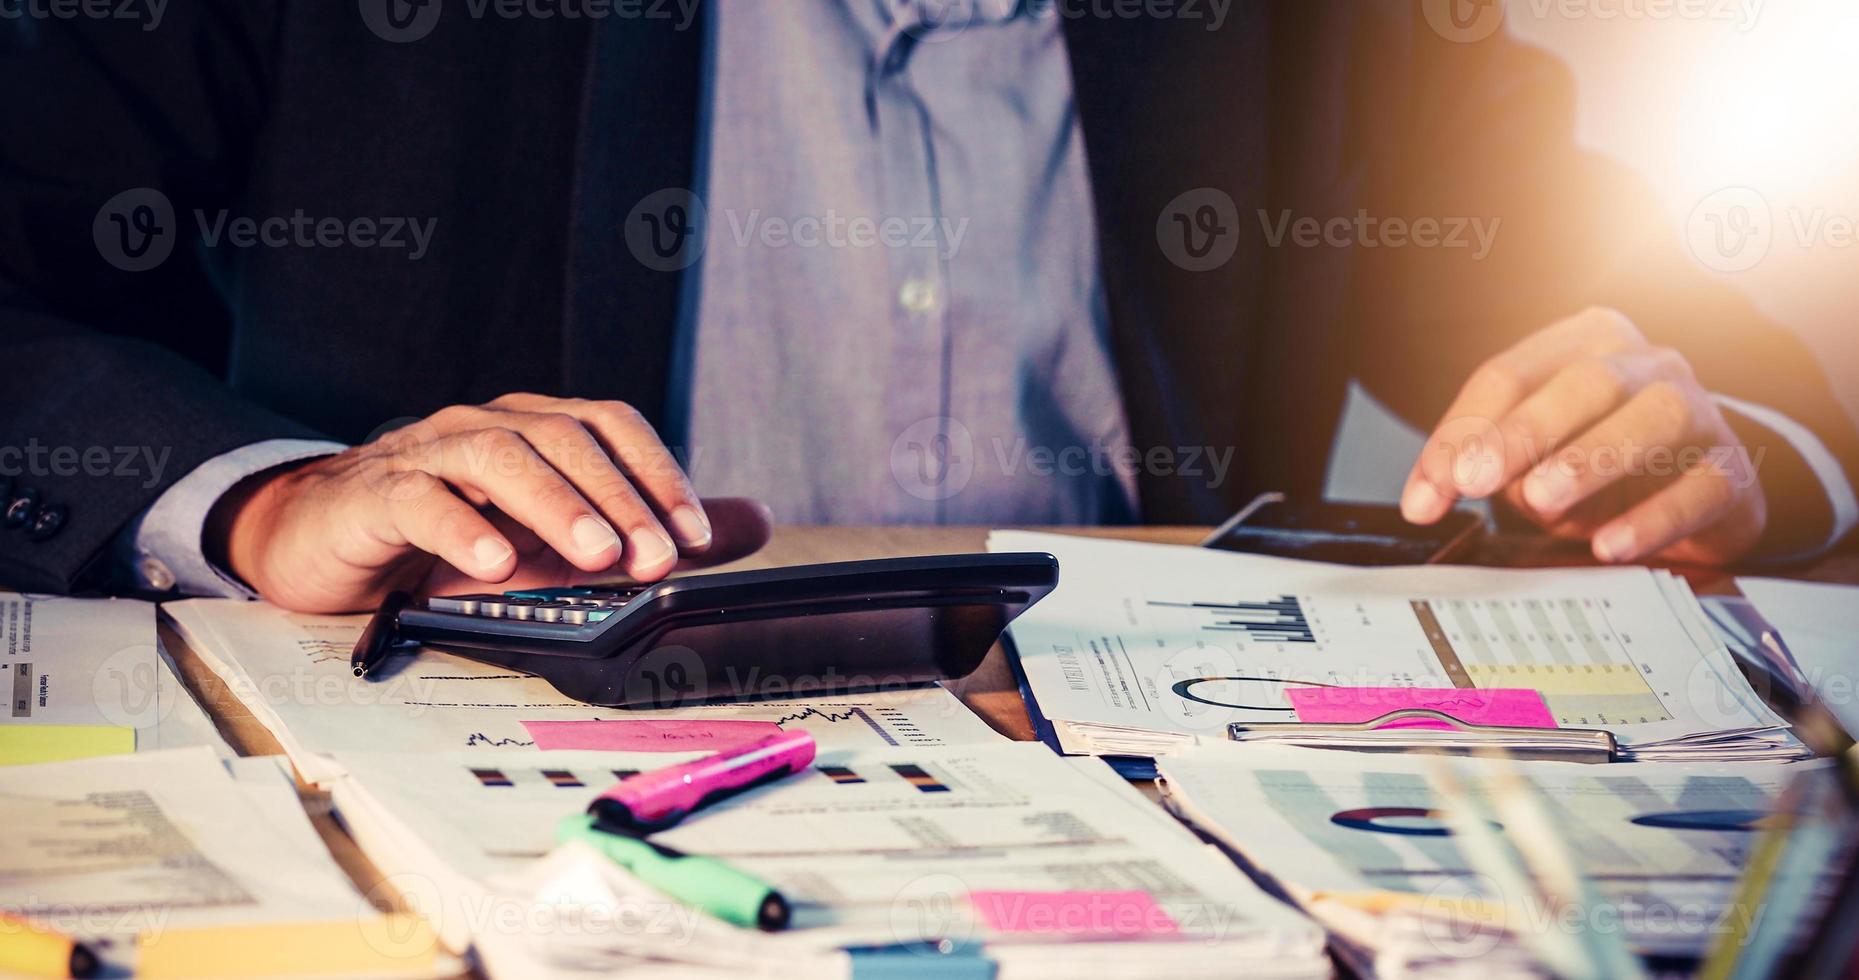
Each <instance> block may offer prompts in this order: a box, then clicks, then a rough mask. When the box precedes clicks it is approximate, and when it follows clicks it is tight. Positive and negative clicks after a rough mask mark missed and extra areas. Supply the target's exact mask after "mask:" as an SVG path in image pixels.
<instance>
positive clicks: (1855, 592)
mask: <svg viewBox="0 0 1859 980" xmlns="http://www.w3.org/2000/svg"><path fill="white" fill-rule="evenodd" d="M1736 587H1737V588H1738V589H1741V590H1742V592H1743V595H1744V596H1745V597H1747V598H1748V599H1749V601H1750V602H1753V603H1755V604H1756V609H1757V611H1759V612H1761V613H1762V618H1764V619H1766V620H1768V621H1769V623H1770V624H1771V625H1773V626H1774V627H1775V628H1776V629H1778V630H1780V631H1781V634H1782V641H1783V642H1784V643H1786V644H1788V649H1789V650H1790V651H1791V652H1792V653H1793V654H1794V657H1795V660H1796V661H1798V662H1799V663H1800V666H1801V674H1802V676H1803V677H1805V678H1806V679H1807V682H1808V684H1810V685H1812V686H1813V688H1814V691H1815V693H1816V694H1818V695H1819V696H1820V700H1821V703H1822V704H1824V705H1826V706H1827V709H1828V710H1829V711H1832V712H1833V715H1834V717H1836V718H1838V719H1839V720H1840V724H1842V725H1844V726H1846V730H1847V731H1848V732H1859V588H1854V587H1852V586H1850V585H1828V584H1825V583H1822V582H1791V581H1787V580H1784V579H1773V578H1739V579H1737V580H1736Z"/></svg>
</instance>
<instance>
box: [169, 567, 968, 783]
mask: <svg viewBox="0 0 1859 980" xmlns="http://www.w3.org/2000/svg"><path fill="white" fill-rule="evenodd" d="M162 611H163V612H164V613H165V614H166V615H168V616H169V617H171V618H172V620H173V621H174V623H175V626H176V628H177V629H178V630H179V631H180V632H181V635H182V636H183V637H184V638H185V639H186V640H187V643H188V646H189V647H190V648H192V650H193V651H194V652H195V653H196V654H197V655H198V656H199V657H200V658H201V659H202V660H203V661H204V662H205V663H206V664H207V666H208V667H209V668H210V669H212V670H213V672H214V673H216V674H217V675H219V677H220V679H221V680H222V681H224V682H225V684H226V686H227V687H228V688H229V689H230V690H231V691H232V692H233V693H234V694H235V695H236V696H237V697H238V698H239V700H240V701H241V702H242V703H243V704H244V705H245V706H246V708H247V709H248V710H249V711H251V713H252V715H253V716H254V717H255V718H257V719H258V721H259V722H260V723H261V724H263V725H264V726H265V728H266V729H268V730H269V731H270V732H271V734H272V735H273V736H274V737H275V738H276V739H277V740H278V744H279V745H281V746H282V747H283V748H284V751H285V753H286V754H288V755H289V756H290V760H291V762H292V764H294V765H295V766H296V767H297V771H298V773H299V774H301V775H302V776H303V778H304V779H305V780H306V781H309V782H312V783H316V784H325V783H328V782H329V781H331V780H333V779H334V778H336V777H338V776H340V775H341V772H342V769H341V767H340V766H339V765H336V764H335V763H334V762H333V761H332V760H331V758H330V756H331V754H332V753H340V752H349V751H357V750H364V751H365V750H386V751H398V752H431V753H445V752H456V751H469V752H494V751H497V750H499V749H505V750H509V749H519V750H528V751H534V750H535V749H536V748H537V743H538V740H539V736H538V732H544V731H545V730H547V731H546V734H545V736H544V737H543V738H542V741H543V742H544V744H545V746H546V744H548V743H547V737H546V736H547V735H553V734H555V731H556V730H553V729H550V726H554V725H558V724H559V723H562V722H585V721H592V720H624V721H634V722H650V723H654V724H659V725H663V726H664V729H665V731H667V732H668V733H670V734H671V735H676V734H678V733H679V732H680V728H679V727H678V726H677V725H676V724H674V723H675V722H678V721H703V722H708V723H722V724H725V725H727V724H734V723H740V722H761V723H763V724H767V723H775V724H779V725H782V726H783V727H789V728H793V727H798V728H804V729H806V730H808V731H810V732H812V733H813V735H814V737H815V738H816V739H817V740H818V741H819V742H820V744H821V745H824V746H844V747H860V746H886V745H905V746H935V745H959V744H971V743H977V742H1001V741H1005V739H1004V738H1003V737H1002V736H1000V735H998V734H996V733H995V731H994V730H993V729H991V728H989V727H988V725H987V723H986V722H984V721H982V720H981V719H980V718H979V717H978V716H976V715H975V713H974V712H972V711H970V710H968V708H967V706H966V705H964V704H962V702H961V701H960V700H959V699H957V698H956V697H955V696H954V695H952V694H950V693H949V692H948V691H946V690H944V689H943V688H941V687H936V686H928V687H922V688H912V689H908V690H903V691H892V692H880V693H875V694H860V695H845V696H835V697H825V698H810V699H805V700H784V701H757V702H753V703H746V704H727V705H704V706H696V707H689V708H672V709H665V710H652V711H646V710H632V709H625V708H598V707H595V706H592V705H587V704H582V703H580V702H578V701H572V700H569V699H568V698H565V697H563V696H562V695H561V694H560V693H558V692H557V691H556V690H555V689H554V688H553V687H550V686H549V684H548V682H546V681H542V680H539V679H537V678H535V677H531V676H529V675H526V674H519V673H513V672H511V671H509V670H505V669H503V668H499V667H493V666H489V665H486V664H481V663H478V662H476V661H473V660H466V659H464V658H462V657H454V656H450V655H448V654H443V653H439V652H436V651H422V652H420V653H419V654H418V655H417V656H399V657H395V658H393V659H391V660H389V661H388V663H387V664H386V665H385V666H384V667H383V668H382V669H380V670H378V671H376V672H375V673H374V674H373V675H371V676H370V677H369V678H368V679H366V680H363V679H360V678H357V677H355V675H354V673H353V672H352V671H351V670H350V669H349V653H350V651H351V650H353V649H354V646H355V641H356V639H357V638H358V637H360V635H361V630H362V627H363V626H364V625H365V624H366V622H367V617H366V616H310V615H303V614H299V613H292V612H287V611H285V610H282V609H279V608H278V607H276V606H272V605H269V604H267V603H263V602H244V601H241V600H236V599H189V600H187V601H184V602H173V603H168V604H166V605H164V606H163V607H162ZM624 731H625V726H618V727H615V728H613V729H611V730H609V731H608V733H607V734H603V732H602V730H601V729H595V730H594V732H593V734H592V735H591V738H592V740H591V741H590V740H589V737H590V736H582V735H579V734H577V735H576V736H575V738H576V739H577V741H575V742H573V743H572V744H577V745H580V746H581V747H594V748H599V747H629V746H630V747H636V746H637V741H636V740H628V739H623V738H617V737H613V735H612V734H611V733H618V732H624ZM667 747H675V743H671V744H668V746H667ZM700 747H701V746H700ZM711 747H714V746H711Z"/></svg>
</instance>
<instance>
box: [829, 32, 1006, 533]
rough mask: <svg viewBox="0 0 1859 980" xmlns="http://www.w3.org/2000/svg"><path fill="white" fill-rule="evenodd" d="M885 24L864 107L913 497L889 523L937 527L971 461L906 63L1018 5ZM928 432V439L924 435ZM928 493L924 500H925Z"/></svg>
mask: <svg viewBox="0 0 1859 980" xmlns="http://www.w3.org/2000/svg"><path fill="white" fill-rule="evenodd" d="M878 2H879V3H880V5H881V8H882V10H883V11H884V13H886V14H887V16H888V19H887V22H886V24H885V27H884V30H883V32H882V34H881V35H880V36H879V39H878V43H877V44H876V45H875V46H874V49H873V54H872V58H871V62H870V65H869V68H868V70H867V78H866V91H865V106H866V114H867V118H868V121H869V124H870V126H871V129H872V136H873V139H874V140H875V141H876V142H877V147H878V156H879V170H878V175H879V179H878V185H879V188H878V193H879V202H880V206H881V208H882V210H883V213H882V214H880V215H878V216H877V222H878V229H879V231H878V233H879V247H881V248H883V249H884V251H885V256H886V262H887V267H888V268H889V271H890V275H891V284H892V286H893V290H894V293H893V301H892V303H891V304H890V309H891V315H892V326H893V328H894V330H895V337H896V343H895V344H894V346H893V355H892V356H893V357H894V358H895V359H896V360H895V362H894V364H895V373H894V374H893V376H894V377H900V378H905V379H909V380H910V382H912V383H910V384H908V385H906V386H900V387H899V388H897V389H895V390H894V391H893V396H892V398H891V399H890V405H889V410H890V413H891V419H890V421H891V424H892V429H891V431H893V432H898V433H903V432H905V431H910V432H912V433H916V434H918V435H920V436H927V439H913V440H912V444H911V445H910V446H907V447H904V448H903V449H902V450H897V449H895V448H894V450H893V451H894V452H896V451H902V452H905V453H906V454H909V456H910V458H909V459H907V460H904V461H902V462H903V464H904V465H907V466H910V467H912V468H913V469H914V471H915V481H916V482H915V486H916V488H917V492H914V493H899V494H897V495H895V496H894V497H893V499H894V500H895V501H896V504H895V513H894V514H893V517H894V518H895V519H898V520H910V521H926V520H928V521H935V522H938V523H941V522H942V521H943V520H944V519H945V515H946V512H947V508H946V506H945V501H946V500H947V495H946V494H945V493H943V492H939V489H941V490H946V491H947V492H949V493H954V492H959V488H957V487H954V486H952V485H949V484H947V483H946V481H948V480H950V479H952V476H953V475H954V474H957V473H959V472H961V471H963V469H964V467H965V466H967V467H972V466H973V465H975V464H976V463H978V462H979V461H978V460H973V459H970V460H964V459H962V456H963V455H964V454H972V453H974V452H976V451H977V447H975V446H974V445H973V443H972V440H970V439H968V438H966V432H967V429H966V427H965V426H964V425H963V424H962V422H961V420H960V419H955V418H951V417H950V371H951V369H952V365H951V364H950V355H951V351H952V350H953V347H954V345H953V342H952V341H953V336H952V333H951V331H952V330H953V329H954V327H955V324H953V323H952V321H951V313H950V306H951V302H950V301H951V298H952V296H951V286H950V276H949V263H948V259H947V254H948V253H947V250H946V243H945V242H944V241H943V230H944V228H945V227H946V223H945V222H944V220H943V211H942V201H941V194H940V193H939V186H938V174H937V168H936V145H935V136H934V131H933V129H932V127H931V125H930V110H929V107H928V106H927V105H926V104H925V103H924V100H923V99H922V97H921V95H920V94H919V93H918V92H917V91H916V89H915V88H914V87H913V85H912V83H911V79H910V74H909V69H910V61H911V55H912V53H913V52H915V51H916V50H917V48H918V46H919V45H923V44H939V43H959V35H960V33H961V32H962V31H963V30H966V29H968V28H970V27H972V26H976V25H978V24H981V23H983V22H985V21H989V20H1004V19H1006V18H1007V17H1010V16H1012V15H1013V12H1014V10H1015V9H1016V8H1017V7H1018V0H878ZM930 430H933V431H930ZM925 491H927V492H925Z"/></svg>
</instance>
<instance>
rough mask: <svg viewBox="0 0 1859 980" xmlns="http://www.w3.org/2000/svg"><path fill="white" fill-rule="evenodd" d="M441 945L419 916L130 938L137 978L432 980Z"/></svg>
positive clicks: (169, 931)
mask: <svg viewBox="0 0 1859 980" xmlns="http://www.w3.org/2000/svg"><path fill="white" fill-rule="evenodd" d="M438 953H439V940H438V937H436V936H434V935H433V933H432V930H431V929H428V928H427V927H426V923H425V921H424V920H422V919H420V918H419V917H418V916H413V915H405V914H400V913H394V914H389V915H378V916H364V917H360V918H354V919H342V920H338V921H333V922H293V923H280V924H264V925H240V926H199V927H195V928H188V929H175V928H168V929H157V930H150V931H148V932H144V933H143V934H142V935H141V936H139V937H137V939H136V976H138V977H343V976H355V977H395V976H400V977H405V976H431V975H432V973H433V971H434V969H435V968H436V964H437V959H438Z"/></svg>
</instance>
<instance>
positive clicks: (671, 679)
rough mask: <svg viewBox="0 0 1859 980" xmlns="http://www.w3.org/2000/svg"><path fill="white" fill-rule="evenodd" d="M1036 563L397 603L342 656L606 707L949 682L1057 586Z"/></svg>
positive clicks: (924, 561)
mask: <svg viewBox="0 0 1859 980" xmlns="http://www.w3.org/2000/svg"><path fill="white" fill-rule="evenodd" d="M1058 580H1059V563H1058V559H1056V558H1054V557H1053V556H1051V555H1049V554H1044V553H1034V552H1028V553H1018V554H997V555H994V554H976V555H937V556H931V557H923V558H888V559H882V560H877V561H851V562H836V563H833V564H826V565H797V566H792V567H787V568H770V569H762V570H757V571H748V572H723V573H718V574H712V575H691V576H686V577H682V578H675V579H668V580H666V581H663V582H659V583H657V584H654V585H649V586H637V585H631V586H624V587H604V586H568V587H561V588H546V589H524V590H517V591H512V592H504V593H496V594H492V593H483V594H477V595H459V596H443V597H436V598H431V599H424V600H413V599H409V598H408V597H407V596H406V595H405V594H404V593H395V594H394V595H392V596H389V597H388V599H387V601H386V602H384V603H383V604H382V606H381V608H380V609H379V610H378V611H377V612H376V613H375V616H374V619H373V621H371V622H370V623H369V624H368V628H367V629H366V630H365V631H364V632H363V634H362V638H361V642H360V643H359V644H357V646H356V648H355V657H354V661H353V663H354V667H355V673H356V675H357V676H364V675H366V674H367V673H368V672H369V671H370V670H372V669H373V668H374V667H375V666H376V665H377V664H378V663H379V662H380V661H381V660H383V659H384V658H385V656H386V654H387V652H388V650H389V649H390V648H391V647H392V646H393V645H394V643H395V642H397V641H412V642H418V643H422V644H426V645H429V646H433V647H437V648H439V649H442V650H445V651H446V652H449V653H455V654H458V655H459V656H463V657H469V658H471V659H473V660H478V661H482V662H484V663H487V664H495V665H497V666H499V667H507V668H509V669H511V670H518V671H522V672H524V673H528V674H534V675H536V676H537V677H540V678H542V679H544V680H546V681H548V682H549V683H550V684H553V685H554V686H555V689H556V690H558V691H560V692H562V693H563V694H565V695H567V696H568V697H571V698H574V699H575V700H577V701H585V702H587V703H589V704H597V705H603V706H607V707H664V706H668V705H677V704H688V703H693V702H700V701H712V700H719V699H729V700H745V699H750V698H761V697H806V696H811V695H819V694H832V693H838V692H844V691H858V690H873V689H879V688H894V687H900V686H905V685H912V684H921V683H927V682H930V681H937V680H946V679H952V678H957V677H963V676H966V675H967V674H969V673H971V672H973V671H974V669H975V668H976V667H977V666H979V665H980V664H981V660H982V658H983V657H985V656H987V652H988V649H989V648H990V647H992V646H993V645H994V641H995V640H996V639H998V638H999V636H1000V634H1001V631H1002V630H1004V629H1005V628H1006V627H1007V624H1008V623H1010V622H1012V621H1013V618H1014V617H1015V616H1018V615H1019V614H1020V613H1021V612H1022V611H1023V610H1025V609H1026V608H1027V607H1029V606H1031V605H1032V604H1033V603H1035V602H1038V601H1039V600H1040V599H1042V598H1044V597H1045V596H1046V594H1047V593H1049V592H1051V591H1052V589H1053V588H1054V587H1055V586H1057V585H1058Z"/></svg>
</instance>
